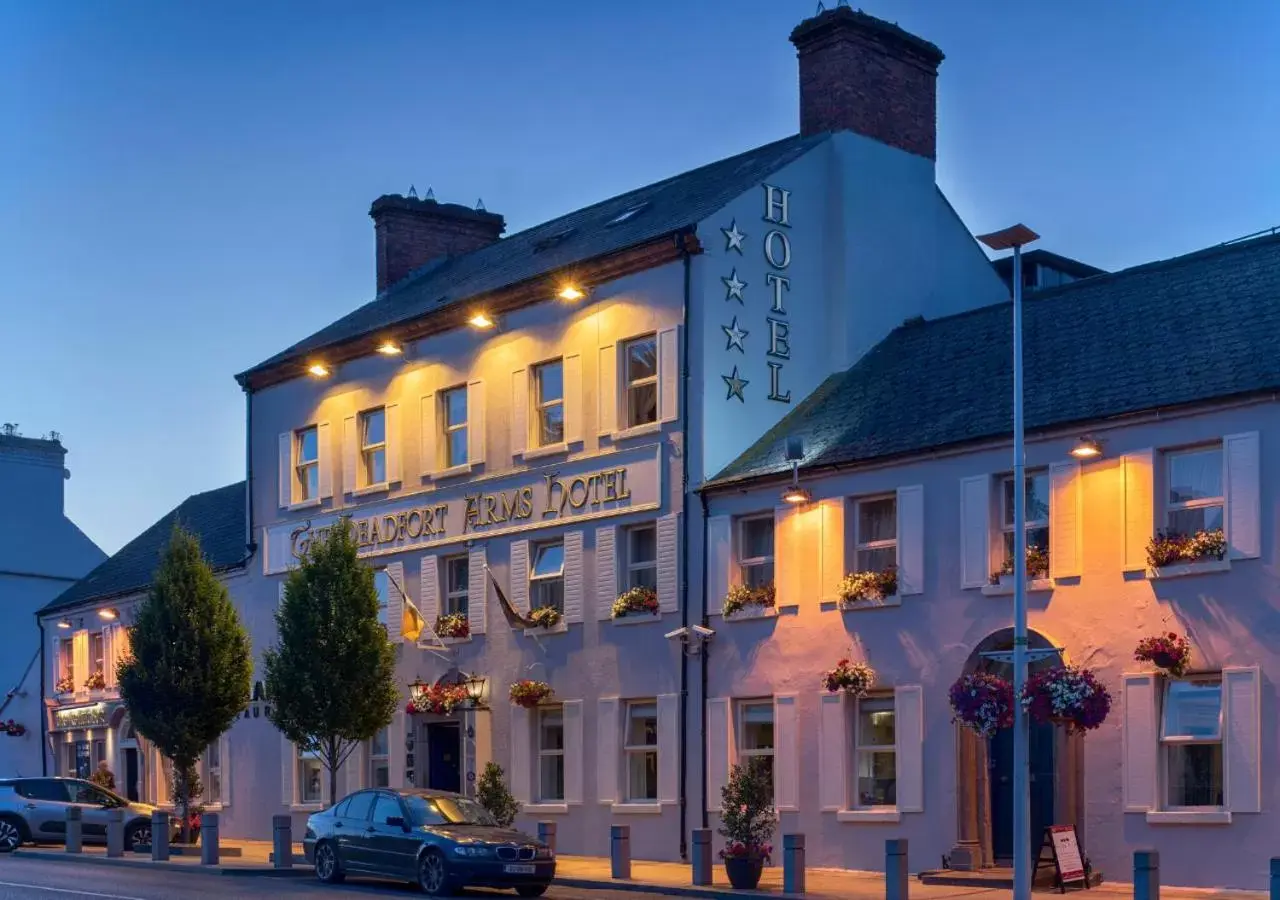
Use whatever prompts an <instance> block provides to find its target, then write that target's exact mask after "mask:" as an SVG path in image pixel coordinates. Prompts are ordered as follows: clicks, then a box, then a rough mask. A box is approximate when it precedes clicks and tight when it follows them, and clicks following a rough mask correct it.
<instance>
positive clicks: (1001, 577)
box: [991, 544, 1049, 584]
mask: <svg viewBox="0 0 1280 900" xmlns="http://www.w3.org/2000/svg"><path fill="white" fill-rule="evenodd" d="M1048 577H1049V551H1048V550H1046V549H1044V548H1043V547H1037V546H1036V545H1035V544H1028V545H1027V580H1028V581H1036V580H1038V579H1041V578H1048ZM1012 578H1013V560H1012V559H1006V560H1005V561H1004V562H1003V563H1002V564H1001V566H1000V571H998V572H993V573H992V575H991V583H992V584H1007V583H1009V581H1010V580H1011V579H1012Z"/></svg>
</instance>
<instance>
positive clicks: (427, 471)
mask: <svg viewBox="0 0 1280 900" xmlns="http://www.w3.org/2000/svg"><path fill="white" fill-rule="evenodd" d="M470 401H471V398H470V397H468V398H467V415H471V403H470ZM421 407H422V418H421V435H422V443H421V446H420V448H419V450H418V454H419V456H418V473H419V474H420V475H422V476H423V477H424V478H430V477H431V476H432V475H434V474H435V471H436V466H438V465H439V464H440V445H439V443H438V442H437V440H436V432H437V431H438V426H437V425H436V395H435V394H427V395H426V396H425V397H423V398H422V404H421ZM470 435H471V432H470V431H468V432H467V436H468V437H470Z"/></svg>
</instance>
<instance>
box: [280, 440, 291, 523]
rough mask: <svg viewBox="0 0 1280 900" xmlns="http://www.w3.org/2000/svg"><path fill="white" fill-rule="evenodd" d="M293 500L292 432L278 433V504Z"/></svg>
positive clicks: (283, 504) (285, 504) (282, 505)
mask: <svg viewBox="0 0 1280 900" xmlns="http://www.w3.org/2000/svg"><path fill="white" fill-rule="evenodd" d="M292 502H293V432H291V431H286V432H285V433H284V434H282V435H280V506H281V507H282V508H283V507H286V506H288V505H289V504H291V503H292Z"/></svg>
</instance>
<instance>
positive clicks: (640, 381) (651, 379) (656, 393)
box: [622, 332, 661, 429]
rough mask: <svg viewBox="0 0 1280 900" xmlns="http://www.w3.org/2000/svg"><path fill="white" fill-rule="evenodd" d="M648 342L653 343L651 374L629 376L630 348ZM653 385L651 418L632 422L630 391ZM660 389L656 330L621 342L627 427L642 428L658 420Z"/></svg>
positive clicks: (623, 397) (623, 395)
mask: <svg viewBox="0 0 1280 900" xmlns="http://www.w3.org/2000/svg"><path fill="white" fill-rule="evenodd" d="M642 343H648V344H652V345H653V375H651V376H649V375H646V376H643V377H640V378H632V377H631V348H632V347H633V346H635V345H636V344H642ZM649 385H653V397H654V405H653V419H652V420H651V421H648V422H633V421H632V420H631V393H632V391H634V390H636V389H637V388H644V387H648V386H649ZM660 394H661V389H660V388H659V387H658V335H657V333H656V332H651V333H649V334H644V335H640V336H639V337H634V338H629V339H628V340H625V341H623V342H622V404H623V409H624V410H625V413H624V415H625V417H626V418H625V421H626V427H627V428H629V429H630V428H643V427H645V426H646V425H654V424H656V423H657V422H658V420H659V418H660V416H659V410H658V403H659V402H660Z"/></svg>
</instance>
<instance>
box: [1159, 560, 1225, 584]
mask: <svg viewBox="0 0 1280 900" xmlns="http://www.w3.org/2000/svg"><path fill="white" fill-rule="evenodd" d="M1230 571H1231V560H1229V559H1204V560H1200V561H1199V562H1189V563H1177V564H1175V565H1172V566H1161V567H1160V568H1158V569H1150V570H1148V572H1147V578H1149V579H1151V580H1152V581H1154V580H1156V579H1159V578H1181V577H1183V576H1185V575H1204V574H1206V573H1208V572H1230Z"/></svg>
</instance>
